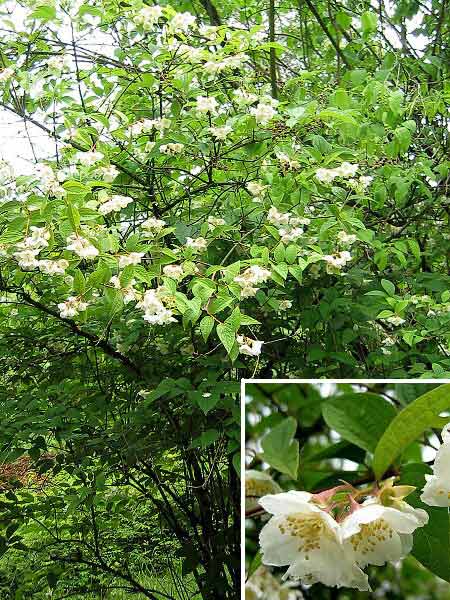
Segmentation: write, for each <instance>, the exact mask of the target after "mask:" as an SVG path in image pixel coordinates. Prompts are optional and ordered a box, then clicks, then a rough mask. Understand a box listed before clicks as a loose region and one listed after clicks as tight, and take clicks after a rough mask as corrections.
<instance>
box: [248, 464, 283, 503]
mask: <svg viewBox="0 0 450 600" xmlns="http://www.w3.org/2000/svg"><path fill="white" fill-rule="evenodd" d="M280 492H281V488H280V486H279V485H278V483H276V481H274V480H273V479H272V477H271V476H270V475H268V474H267V473H264V472H263V471H255V470H252V469H249V470H248V471H245V510H246V511H251V510H254V509H256V508H257V507H258V506H259V504H258V499H259V498H261V496H267V494H278V493H280Z"/></svg>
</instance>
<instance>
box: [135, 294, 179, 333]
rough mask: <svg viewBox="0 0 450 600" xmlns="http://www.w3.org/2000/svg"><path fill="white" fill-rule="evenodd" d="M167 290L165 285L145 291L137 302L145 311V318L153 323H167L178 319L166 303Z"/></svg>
mask: <svg viewBox="0 0 450 600" xmlns="http://www.w3.org/2000/svg"><path fill="white" fill-rule="evenodd" d="M165 297H166V290H165V289H164V288H163V287H158V288H156V289H150V290H147V291H146V292H144V295H143V297H142V299H141V300H140V301H139V302H138V303H137V304H136V306H137V307H138V308H141V309H142V310H143V311H144V320H145V321H147V322H148V323H150V324H151V325H167V324H168V323H173V322H175V321H176V319H175V317H174V316H173V313H172V311H171V310H170V309H168V308H166V306H165V305H164V302H163V301H164V298H165Z"/></svg>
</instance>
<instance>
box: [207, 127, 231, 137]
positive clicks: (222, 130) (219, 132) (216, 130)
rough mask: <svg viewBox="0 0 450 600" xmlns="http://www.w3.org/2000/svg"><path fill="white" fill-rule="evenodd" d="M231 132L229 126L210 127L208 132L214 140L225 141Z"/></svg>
mask: <svg viewBox="0 0 450 600" xmlns="http://www.w3.org/2000/svg"><path fill="white" fill-rule="evenodd" d="M232 131H233V129H232V128H231V127H230V126H229V125H224V126H223V127H210V128H209V132H210V133H211V135H212V136H213V137H215V138H216V140H225V139H226V138H227V136H228V135H229V134H230V133H231V132H232Z"/></svg>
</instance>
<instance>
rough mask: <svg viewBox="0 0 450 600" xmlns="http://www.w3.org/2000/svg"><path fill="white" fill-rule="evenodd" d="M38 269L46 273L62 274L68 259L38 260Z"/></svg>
mask: <svg viewBox="0 0 450 600" xmlns="http://www.w3.org/2000/svg"><path fill="white" fill-rule="evenodd" d="M38 266H39V271H41V272H42V273H45V274H46V275H64V273H65V271H66V269H67V267H68V266H69V261H68V260H65V259H64V258H61V259H60V260H40V261H39V265H38Z"/></svg>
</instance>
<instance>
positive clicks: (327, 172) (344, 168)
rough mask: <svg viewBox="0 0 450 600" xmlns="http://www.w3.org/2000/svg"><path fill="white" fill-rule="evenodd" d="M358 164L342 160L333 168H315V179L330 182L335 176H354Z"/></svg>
mask: <svg viewBox="0 0 450 600" xmlns="http://www.w3.org/2000/svg"><path fill="white" fill-rule="evenodd" d="M358 169H359V165H357V164H352V163H349V162H343V163H342V164H341V165H339V167H336V168H335V169H317V171H316V179H317V180H318V181H320V182H321V183H331V182H332V181H333V180H334V179H336V177H342V178H346V177H354V176H355V174H356V171H357V170H358Z"/></svg>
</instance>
